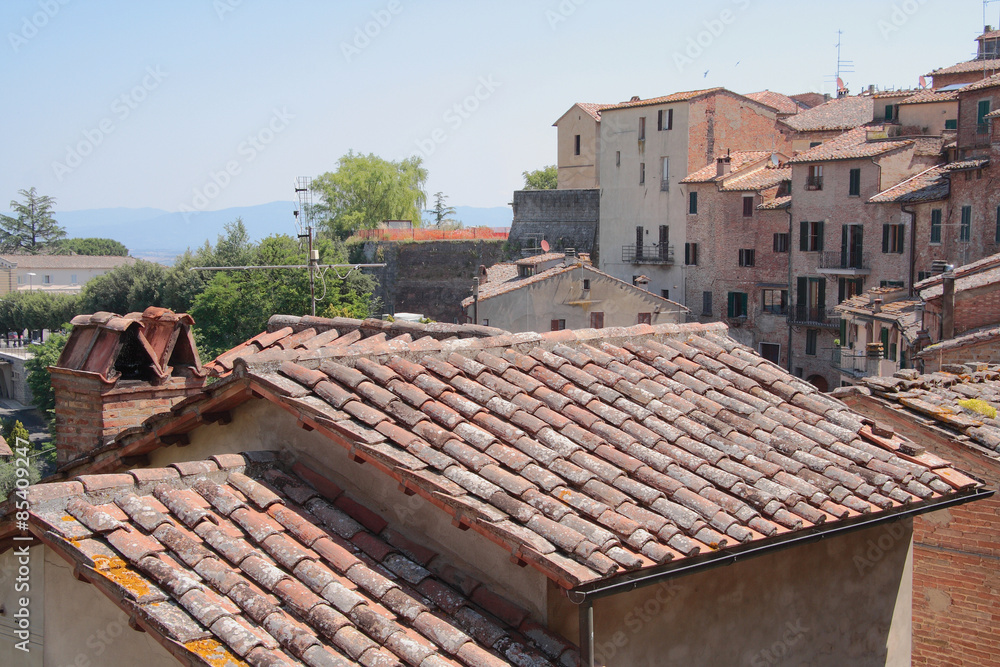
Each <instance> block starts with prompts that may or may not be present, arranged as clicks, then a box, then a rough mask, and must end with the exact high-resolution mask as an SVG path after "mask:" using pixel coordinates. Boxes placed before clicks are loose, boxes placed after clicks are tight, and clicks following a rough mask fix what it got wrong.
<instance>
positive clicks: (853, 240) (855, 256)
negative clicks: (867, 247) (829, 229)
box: [840, 224, 865, 269]
mask: <svg viewBox="0 0 1000 667" xmlns="http://www.w3.org/2000/svg"><path fill="white" fill-rule="evenodd" d="M840 232H841V233H840V266H841V268H844V269H860V268H861V251H862V249H863V248H864V243H865V242H864V232H865V228H864V227H862V226H861V225H859V224H850V225H844V226H842V227H841V228H840Z"/></svg>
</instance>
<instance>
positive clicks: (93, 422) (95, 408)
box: [52, 369, 205, 463]
mask: <svg viewBox="0 0 1000 667" xmlns="http://www.w3.org/2000/svg"><path fill="white" fill-rule="evenodd" d="M204 382H205V381H204V379H203V378H183V377H173V378H170V379H169V380H168V381H167V382H166V383H164V384H161V385H156V386H153V385H150V384H149V383H148V382H139V381H127V382H120V383H118V384H117V385H111V386H109V385H107V384H106V383H104V382H102V381H101V380H100V378H97V377H86V376H80V375H74V374H71V373H66V372H60V370H59V369H53V370H52V387H53V389H54V390H55V393H56V447H57V461H58V463H64V462H66V461H69V460H72V459H74V458H77V457H79V456H82V455H85V454H86V453H88V452H89V451H91V450H93V449H95V448H97V447H100V446H101V445H103V444H104V443H105V442H106V441H107V440H109V439H110V438H112V437H114V436H115V435H116V434H117V433H119V432H120V431H122V430H124V429H126V428H130V427H132V426H138V425H139V424H141V423H142V422H143V421H145V419H146V418H147V417H149V416H151V415H153V414H155V413H157V412H163V411H165V410H169V409H170V407H171V406H173V405H174V404H176V403H178V402H179V401H181V400H182V399H184V398H185V397H187V396H190V395H192V394H194V393H196V392H198V391H200V390H201V388H202V387H203V386H204Z"/></svg>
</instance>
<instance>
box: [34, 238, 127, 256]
mask: <svg viewBox="0 0 1000 667" xmlns="http://www.w3.org/2000/svg"><path fill="white" fill-rule="evenodd" d="M52 252H53V254H56V255H104V256H115V257H128V248H126V247H125V245H124V244H123V243H121V242H119V241H115V240H114V239H102V238H85V239H79V238H77V239H61V240H59V241H56V242H55V243H53V244H52Z"/></svg>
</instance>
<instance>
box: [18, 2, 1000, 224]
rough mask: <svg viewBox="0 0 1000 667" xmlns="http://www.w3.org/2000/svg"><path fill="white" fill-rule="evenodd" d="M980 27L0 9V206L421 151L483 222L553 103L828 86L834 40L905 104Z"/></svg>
mask: <svg viewBox="0 0 1000 667" xmlns="http://www.w3.org/2000/svg"><path fill="white" fill-rule="evenodd" d="M998 12H1000V4H997V5H992V6H991V8H990V12H989V14H990V16H991V19H990V20H989V21H988V22H989V23H993V24H997V23H1000V21H998V19H997V16H996V15H997V13H998ZM379 20H380V21H381V24H380V23H379ZM982 23H983V6H982V2H981V0H923V1H921V0H905V1H904V0H895V1H886V0H864V1H862V0H829V1H827V2H815V1H812V0H810V1H803V0H796V1H791V0H716V1H704V2H691V1H686V2H676V1H674V0H669V1H661V2H654V1H642V0H541V1H537V2H529V1H527V0H507V1H505V2H490V3H486V2H476V1H470V0H465V1H464V2H458V1H445V0H441V1H430V0H428V1H425V2H413V1H409V0H391V1H390V0H377V1H364V2H361V1H359V2H341V1H336V2H334V1H329V2H325V1H324V2H321V1H319V0H284V1H281V2H279V1H278V0H170V1H169V2H166V1H160V2H149V1H138V0H3V2H0V26H2V33H3V42H4V43H3V44H2V45H0V88H2V90H3V91H4V97H5V98H6V99H5V100H4V103H3V105H2V107H0V128H2V130H0V132H2V136H3V141H2V144H0V147H2V150H0V156H2V157H0V186H2V187H0V202H4V203H6V202H7V201H8V200H9V199H11V198H14V197H15V196H16V192H17V190H18V189H20V188H28V187H31V186H35V187H37V188H38V189H39V191H40V192H42V193H44V194H51V195H53V196H55V197H56V198H57V200H58V208H59V209H60V210H73V209H84V208H103V207H116V206H128V207H141V206H152V207H157V208H163V209H167V210H170V211H176V210H182V208H183V207H190V208H202V209H220V208H227V207H231V206H244V205H253V204H259V203H263V202H269V201H274V200H287V199H291V198H292V197H293V193H292V188H293V182H294V179H295V177H296V176H305V175H308V176H316V175H318V174H320V173H323V172H325V171H329V170H332V169H334V168H335V164H336V160H337V158H338V157H340V156H341V155H343V154H344V153H346V152H347V151H348V150H349V149H354V150H355V151H359V152H364V153H369V152H373V153H376V154H378V155H381V156H383V157H385V158H390V159H400V158H403V157H406V156H409V155H412V154H415V153H417V152H418V151H419V150H423V151H424V153H425V154H426V159H425V164H426V166H427V168H428V169H429V171H430V179H429V182H428V192H429V193H434V192H436V191H439V190H440V191H443V192H444V193H445V194H447V195H448V196H449V197H450V198H451V203H452V204H455V205H467V206H502V205H505V204H506V203H507V202H508V201H510V199H511V192H512V191H513V190H514V189H516V188H518V187H519V186H520V184H521V182H522V179H521V172H522V171H524V170H527V169H534V168H537V167H541V166H543V165H545V164H552V163H554V162H555V139H556V134H555V129H554V128H553V127H551V126H552V123H553V122H554V121H555V120H556V119H557V118H558V117H559V116H560V115H561V114H562V113H563V112H564V111H565V110H566V109H568V108H569V107H570V106H571V105H572V103H573V102H576V101H588V102H616V101H621V100H625V99H628V98H629V97H631V96H632V95H640V96H642V97H651V96H656V95H663V94H666V93H669V92H673V91H678V90H691V89H699V88H707V87H712V86H726V87H728V88H731V89H732V90H735V91H737V92H742V93H746V92H752V91H756V90H761V89H764V88H769V89H771V90H779V91H782V92H786V93H789V94H791V93H800V92H807V91H818V92H824V91H832V87H831V84H829V83H828V77H829V75H831V74H832V73H833V72H834V70H835V66H836V50H835V48H834V45H835V44H836V42H837V34H836V32H837V29H838V28H840V29H843V30H844V33H845V34H844V54H843V57H844V58H845V59H849V60H853V61H854V63H855V70H856V71H855V72H854V73H853V74H847V75H845V76H844V78H845V80H846V82H847V83H848V85H849V86H850V87H851V89H852V90H853V91H854V92H858V91H860V90H861V89H862V88H863V87H864V86H867V85H868V84H870V83H871V84H876V85H878V86H880V87H910V86H915V85H916V83H917V77H918V76H919V75H920V74H923V73H926V72H928V71H930V70H932V69H934V68H936V67H942V66H946V65H950V64H953V63H955V62H958V61H961V60H967V59H969V58H970V57H971V56H972V53H973V50H974V46H975V45H974V41H973V40H974V38H975V37H976V36H977V35H978V34H979V32H980V31H981V30H982ZM366 28H367V31H368V32H369V33H370V34H371V35H373V36H366V35H365V34H364V32H365V30H366ZM359 35H360V36H359ZM698 42H700V43H701V45H702V46H699V45H698ZM685 59H687V60H685ZM477 95H478V97H477ZM456 105H458V107H457V110H456ZM435 130H438V132H437V134H436V135H435ZM435 138H436V139H437V140H438V141H435ZM442 139H443V141H441V140H442ZM227 166H228V167H229V169H230V173H224V172H225V171H226V169H227ZM213 174H215V178H214V181H213ZM0 210H3V211H6V206H0Z"/></svg>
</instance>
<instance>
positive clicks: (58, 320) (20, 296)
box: [0, 292, 78, 332]
mask: <svg viewBox="0 0 1000 667" xmlns="http://www.w3.org/2000/svg"><path fill="white" fill-rule="evenodd" d="M77 301H78V299H77V297H76V295H72V294H53V293H49V292H10V293H8V294H5V295H4V296H3V297H2V298H0V331H4V332H6V331H23V330H24V329H50V330H54V329H58V328H59V327H60V326H62V324H63V322H67V321H69V320H70V319H72V318H73V316H74V315H75V314H76V313H77Z"/></svg>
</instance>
